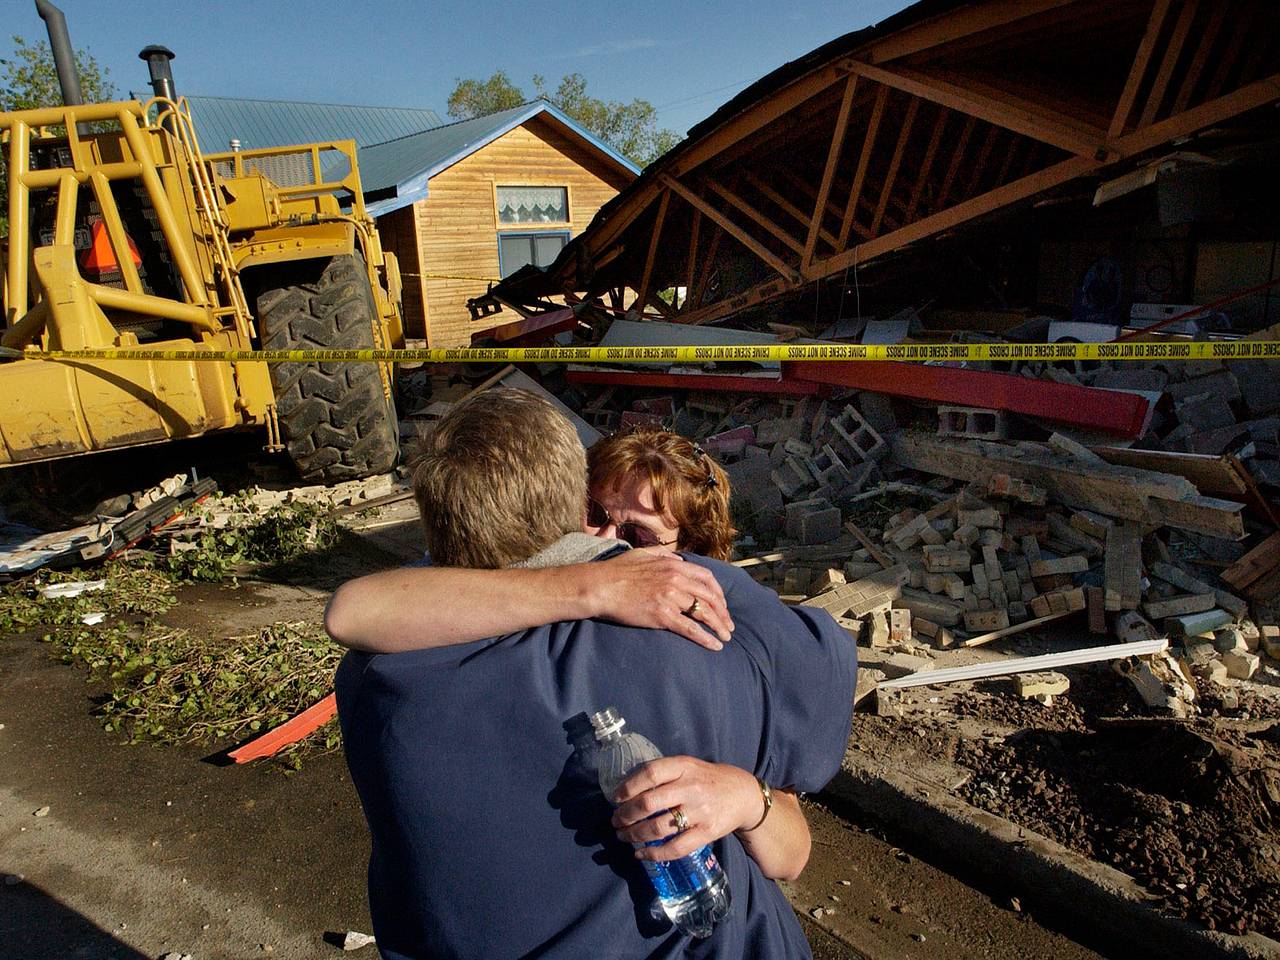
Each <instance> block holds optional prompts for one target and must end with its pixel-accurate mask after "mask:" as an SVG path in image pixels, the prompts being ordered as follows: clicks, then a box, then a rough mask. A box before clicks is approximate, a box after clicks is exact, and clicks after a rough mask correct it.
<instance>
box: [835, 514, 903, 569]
mask: <svg viewBox="0 0 1280 960" xmlns="http://www.w3.org/2000/svg"><path fill="white" fill-rule="evenodd" d="M844 528H845V529H846V530H848V531H849V532H850V533H852V534H853V535H854V536H855V537H856V538H857V540H858V542H859V543H860V544H862V548H863V549H864V550H866V551H867V553H869V554H871V559H872V560H874V561H875V562H876V563H878V564H880V566H882V567H884V568H885V569H886V570H888V569H889V568H890V567H892V566H894V562H893V560H891V559H890V557H889V555H888V554H887V553H885V552H884V551H883V550H881V549H880V547H879V546H877V545H876V543H875V541H874V540H872V539H871V538H870V537H868V536H867V535H866V534H865V533H863V532H862V528H861V527H859V526H858V525H857V524H856V523H854V522H853V521H852V520H846V521H845V525H844Z"/></svg>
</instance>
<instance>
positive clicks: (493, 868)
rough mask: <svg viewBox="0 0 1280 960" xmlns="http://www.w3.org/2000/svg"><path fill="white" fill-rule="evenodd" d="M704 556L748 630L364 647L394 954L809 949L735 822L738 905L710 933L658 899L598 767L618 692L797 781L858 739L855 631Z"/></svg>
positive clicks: (827, 769)
mask: <svg viewBox="0 0 1280 960" xmlns="http://www.w3.org/2000/svg"><path fill="white" fill-rule="evenodd" d="M686 559H689V560H691V561H692V562H695V563H699V564H702V565H703V566H705V567H707V568H708V569H710V570H711V571H712V573H713V574H714V575H715V576H716V578H717V580H719V582H720V584H721V586H722V587H723V589H724V592H725V597H726V599H727V601H728V605H729V611H730V613H731V615H732V617H733V620H734V623H735V626H736V632H735V633H734V636H733V640H732V641H731V642H730V643H729V644H727V645H726V646H725V648H724V649H723V650H722V651H718V652H712V651H708V650H705V649H703V648H701V647H699V646H697V645H696V644H693V643H690V642H689V641H688V640H685V639H683V638H681V637H677V636H676V635H674V634H671V633H667V632H665V631H657V630H641V629H634V628H629V627H624V626H620V625H617V624H613V623H607V622H603V621H596V620H585V621H578V622H570V623H557V624H552V625H551V626H546V627H539V628H536V629H532V630H526V631H523V632H521V633H517V634H512V635H509V636H505V637H498V638H495V639H490V640H482V641H478V642H475V643H468V644H461V645H458V646H452V647H441V648H437V649H433V650H420V651H414V652H411V653H399V654H385V655H369V654H362V653H357V652H352V653H349V654H347V656H346V658H345V659H344V660H343V662H342V665H341V666H340V667H339V669H338V675H337V681H336V686H337V695H338V715H339V718H340V720H341V724H342V734H343V741H344V745H345V749H346V755H347V762H348V764H349V766H350V768H351V775H352V780H353V781H354V783H355V786H356V789H357V790H358V792H359V794H360V800H361V803H362V804H363V805H364V811H365V816H366V818H367V819H368V822H369V830H370V833H371V835H372V855H371V857H370V862H369V903H370V910H371V913H372V917H373V928H374V934H375V935H376V936H377V940H378V947H379V949H380V950H381V951H382V955H383V957H386V958H388V960H409V958H413V960H419V958H426V957H430V958H437V957H439V958H445V957H448V958H454V957H457V958H463V957H474V958H478V960H497V958H502V957H530V958H532V957H546V958H550V957H557V958H606V957H619V958H623V957H626V958H630V957H636V958H641V957H647V958H667V957H696V958H711V957H716V958H725V960H729V958H733V960H739V958H744V957H767V958H782V957H809V956H810V951H809V946H808V944H807V942H806V941H805V938H804V934H803V932H802V931H801V929H800V926H799V923H798V922H797V920H796V918H795V915H794V913H793V912H792V910H791V907H790V905H789V904H788V903H787V900H786V898H785V897H784V896H783V894H782V891H781V890H780V889H779V888H778V886H777V884H775V883H774V882H772V881H771V880H767V879H766V878H765V877H764V875H763V874H762V873H761V872H760V869H759V867H758V866H757V865H756V864H755V862H754V861H753V860H751V859H750V858H749V857H748V856H747V854H746V852H745V850H744V849H743V847H742V844H741V842H740V841H739V840H738V839H737V838H736V837H735V836H733V835H730V836H728V837H726V838H724V839H723V840H721V841H718V842H717V843H716V844H715V852H716V854H717V856H718V857H719V859H720V863H721V865H722V866H723V867H724V870H725V873H726V874H727V876H728V879H729V885H730V890H731V893H732V898H733V907H732V910H731V912H730V914H729V916H728V917H727V918H726V919H725V920H724V921H722V922H721V923H720V924H718V925H717V926H716V929H715V932H714V933H713V934H712V936H711V937H709V938H707V939H705V940H693V939H692V938H690V937H688V936H686V935H683V934H681V933H680V932H679V931H677V930H675V929H674V928H673V927H672V926H671V925H670V924H669V923H668V922H667V920H666V919H665V918H661V917H660V916H659V917H657V918H655V916H654V915H653V913H652V904H653V900H654V892H653V888H652V886H651V885H650V883H649V880H648V878H647V877H646V876H645V874H644V870H643V868H642V866H641V864H640V862H639V861H637V860H636V859H635V857H634V855H633V852H632V850H631V847H630V846H629V845H628V844H625V843H623V842H621V841H619V840H618V839H617V837H616V835H615V833H614V830H613V827H612V826H611V825H610V822H609V821H610V817H611V815H612V808H611V807H610V805H609V803H608V802H607V801H606V800H605V798H604V797H603V795H602V794H601V793H600V790H599V786H598V785H597V783H596V775H595V766H594V752H595V751H594V742H593V739H592V737H591V733H590V728H589V725H587V724H586V717H585V715H586V714H590V713H592V712H594V711H597V710H602V709H604V708H605V707H609V706H616V707H617V708H618V709H619V711H620V712H621V713H622V716H623V717H625V718H626V720H627V724H628V728H629V729H631V730H634V731H636V732H637V733H640V734H643V735H644V736H645V737H648V738H649V739H650V740H652V741H653V742H654V744H656V745H657V747H658V749H659V750H661V751H662V752H663V753H664V754H665V755H667V756H672V755H676V754H687V755H691V756H695V757H699V758H701V759H704V760H709V761H715V762H718V763H730V764H734V765H736V766H739V767H743V768H744V769H747V770H750V771H752V772H753V773H755V774H756V775H757V776H759V777H761V778H763V779H764V780H765V781H766V782H767V783H769V784H771V785H773V786H777V787H788V788H793V789H796V790H799V791H813V790H819V789H821V788H822V787H823V786H825V785H826V783H827V782H828V781H829V780H830V779H831V777H832V776H834V774H835V772H836V770H837V769H838V768H839V765H840V761H841V759H842V758H843V756H844V751H845V746H846V742H847V739H848V734H849V723H850V716H851V713H852V709H853V707H852V704H853V691H854V680H855V673H856V669H857V663H856V650H855V647H854V643H853V640H852V638H851V637H850V636H849V634H848V633H847V632H846V631H845V630H843V629H841V628H840V627H839V626H837V625H836V623H835V622H834V621H833V620H832V619H831V618H830V617H829V616H828V615H827V614H826V613H825V612H822V611H820V610H814V609H809V608H802V607H787V606H785V605H784V604H782V603H781V602H780V601H779V600H778V598H777V596H776V595H775V594H774V593H773V592H772V591H771V590H767V589H766V588H764V587H762V586H760V585H759V584H757V583H756V582H755V581H753V580H752V579H751V578H750V577H748V576H747V575H746V574H745V573H743V572H742V571H741V570H739V569H737V568H735V567H732V566H729V565H727V564H723V563H719V562H717V561H714V560H707V559H704V558H702V557H693V556H689V557H687V558H686ZM495 602H501V601H500V600H499V599H498V598H495Z"/></svg>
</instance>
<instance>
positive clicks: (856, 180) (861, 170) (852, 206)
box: [836, 85, 889, 250]
mask: <svg viewBox="0 0 1280 960" xmlns="http://www.w3.org/2000/svg"><path fill="white" fill-rule="evenodd" d="M888 100H889V88H888V87H886V86H883V85H881V86H880V87H879V88H878V89H877V90H876V102H875V105H874V106H873V107H872V108H871V119H870V120H869V121H868V122H867V132H866V135H865V136H864V137H863V138H862V152H861V153H860V154H859V155H858V168H857V170H856V171H855V172H854V175H853V184H852V185H851V186H850V187H849V199H848V201H847V202H846V203H845V205H844V216H843V218H842V219H841V221H840V233H839V234H838V235H837V237H836V248H837V249H838V250H843V249H844V248H845V247H846V246H847V245H848V243H849V231H851V230H852V229H853V222H854V221H855V220H856V219H857V212H858V201H859V200H860V199H861V198H862V182H863V180H864V179H865V178H866V176H867V165H868V164H869V163H870V162H871V152H872V150H874V149H875V145H876V134H877V133H878V132H879V130H880V121H881V120H883V119H884V108H885V104H886V103H887V102H888Z"/></svg>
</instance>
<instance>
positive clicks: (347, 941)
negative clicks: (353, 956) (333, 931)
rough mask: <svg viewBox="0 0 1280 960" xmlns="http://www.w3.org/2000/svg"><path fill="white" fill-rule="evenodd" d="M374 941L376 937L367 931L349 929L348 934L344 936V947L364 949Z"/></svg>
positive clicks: (346, 948) (347, 948) (345, 948)
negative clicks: (360, 931) (359, 931)
mask: <svg viewBox="0 0 1280 960" xmlns="http://www.w3.org/2000/svg"><path fill="white" fill-rule="evenodd" d="M374 942H375V941H374V938H373V937H372V936H370V935H369V934H367V933H358V932H356V931H355V930H348V931H347V934H346V936H344V937H343V938H342V949H343V950H363V949H364V948H365V947H370V946H373V944H374Z"/></svg>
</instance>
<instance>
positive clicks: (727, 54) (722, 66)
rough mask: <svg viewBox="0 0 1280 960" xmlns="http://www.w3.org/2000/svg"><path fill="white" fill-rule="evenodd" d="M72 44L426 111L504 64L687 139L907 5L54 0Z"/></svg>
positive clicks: (193, 89) (189, 83)
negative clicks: (655, 116)
mask: <svg viewBox="0 0 1280 960" xmlns="http://www.w3.org/2000/svg"><path fill="white" fill-rule="evenodd" d="M58 2H59V6H61V7H62V9H63V11H64V12H65V13H66V15H67V23H68V27H69V29H70V32H71V40H72V43H74V44H75V45H76V46H77V47H81V48H85V49H87V50H88V51H89V52H90V53H92V54H93V56H94V57H95V58H96V59H97V60H98V62H99V63H101V64H103V65H105V66H107V67H108V68H109V69H110V71H111V78H112V80H113V81H114V82H115V84H116V87H117V89H118V90H120V91H121V93H122V94H123V93H124V92H126V91H128V90H130V89H133V90H140V89H144V87H145V83H146V79H147V72H146V66H145V64H143V63H142V61H141V60H138V59H137V53H138V51H139V50H140V49H142V47H144V46H145V45H147V44H149V43H161V44H164V45H165V46H168V47H169V48H171V49H172V50H173V51H174V52H175V53H176V54H177V59H176V60H175V61H174V63H173V71H174V80H175V83H176V85H177V88H178V90H179V92H187V93H191V94H202V95H206V96H209V95H222V96H234V97H256V98H261V99H277V100H312V101H322V102H333V103H353V104H376V105H385V106H412V107H430V108H432V109H435V110H436V111H438V112H439V113H440V114H441V116H443V115H444V111H445V100H446V99H447V97H448V95H449V91H450V90H452V89H453V86H454V82H455V80H457V79H458V78H467V77H478V78H482V77H488V76H489V75H490V74H491V73H493V71H494V70H497V69H503V70H505V71H506V72H507V74H508V75H509V76H510V77H511V78H512V79H513V80H514V81H515V82H516V83H517V85H519V86H521V87H522V88H523V89H525V90H526V91H527V92H530V93H532V88H533V85H532V83H531V82H530V78H531V77H532V75H533V74H535V73H541V74H543V75H544V76H545V77H547V79H548V82H549V83H550V85H552V86H554V84H555V82H556V81H558V80H559V78H560V77H561V76H562V75H564V74H566V73H574V72H577V73H581V74H583V76H585V77H586V78H587V89H588V91H589V92H590V93H592V94H594V95H595V96H598V97H604V98H606V99H611V100H631V99H632V98H634V97H642V98H644V99H646V100H648V101H650V102H651V103H653V104H654V106H656V107H657V108H658V112H659V120H660V122H661V124H662V125H663V126H666V127H670V128H672V129H674V130H675V131H676V132H678V133H680V134H683V133H684V132H685V131H686V130H687V129H688V128H689V127H690V126H692V125H693V124H694V123H697V122H698V121H699V120H701V119H703V118H704V117H706V116H707V115H708V114H710V113H711V112H712V111H713V110H714V109H715V108H716V107H718V106H719V105H720V104H722V103H724V102H725V101H726V100H727V99H729V98H730V97H732V96H733V95H734V94H735V93H736V92H737V91H738V90H741V89H742V88H743V87H744V86H746V85H747V84H748V83H749V82H751V81H752V80H756V79H758V78H759V77H761V76H763V75H764V74H766V73H768V72H769V71H770V70H772V69H773V68H775V67H777V66H779V65H780V64H782V63H785V62H786V61H788V60H791V59H794V58H795V57H797V56H800V55H802V54H804V53H806V52H808V51H809V50H812V49H813V48H814V47H817V46H819V45H820V44H822V43H825V42H826V41H828V40H831V39H833V38H835V37H837V36H840V35H841V34H843V33H847V32H849V31H850V30H856V29H858V28H860V27H864V26H867V25H868V24H872V23H876V22H879V21H880V20H882V19H884V18H885V17H886V16H889V15H890V14H893V13H896V12H897V11H898V10H901V9H902V8H903V7H905V6H907V2H906V0H853V2H849V0H845V2H842V3H840V2H827V0H795V2H792V3H790V4H789V5H783V4H778V3H768V2H759V0H735V2H733V3H729V2H718V3H701V4H700V3H696V2H687V0H686V2H679V0H650V2H648V3H633V2H604V3H601V2H599V0H597V2H582V0H563V2H560V3H554V4H553V3H533V2H526V3H521V4H512V3H495V2H483V0H481V2H458V0H446V2H438V3H426V2H423V0H346V2H339V0H169V2H165V3H161V2H159V0H58ZM0 12H2V13H3V23H4V28H3V32H4V36H3V38H2V39H0V58H4V57H7V56H8V55H9V54H10V53H11V51H12V43H11V41H10V36H11V35H12V34H18V35H20V36H23V37H25V38H26V39H27V40H34V39H43V38H44V36H45V33H44V23H43V21H41V20H40V18H39V17H38V16H37V15H36V12H35V4H34V3H33V2H30V0H0Z"/></svg>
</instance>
